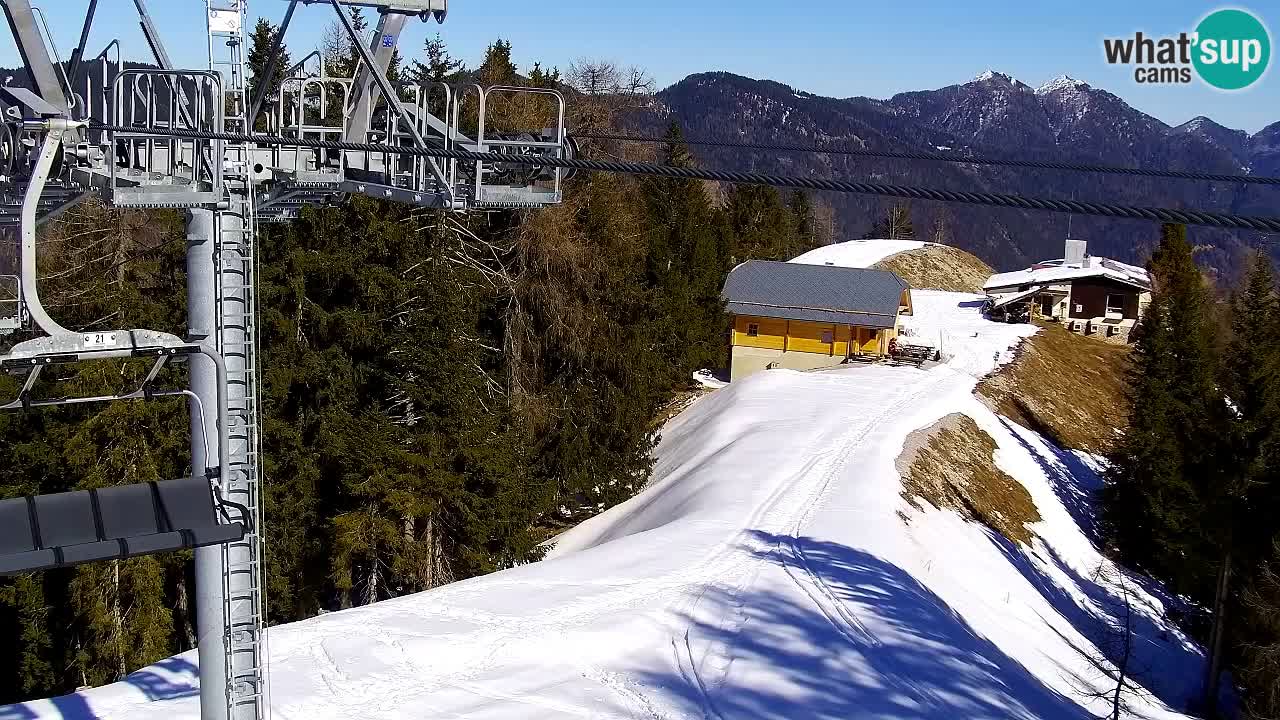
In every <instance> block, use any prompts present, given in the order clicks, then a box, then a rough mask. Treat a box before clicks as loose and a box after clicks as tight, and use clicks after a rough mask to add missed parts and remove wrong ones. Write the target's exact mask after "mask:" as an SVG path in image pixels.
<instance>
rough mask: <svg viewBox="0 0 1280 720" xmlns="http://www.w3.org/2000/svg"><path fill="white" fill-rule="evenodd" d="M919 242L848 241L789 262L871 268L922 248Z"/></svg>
mask: <svg viewBox="0 0 1280 720" xmlns="http://www.w3.org/2000/svg"><path fill="white" fill-rule="evenodd" d="M924 246H925V243H923V242H921V241H919V240H849V241H846V242H842V243H832V244H831V245H823V246H822V247H820V248H816V249H813V250H810V251H809V252H807V253H804V254H803V255H799V256H797V257H795V258H793V259H792V260H791V262H793V263H800V264H802V265H834V266H836V267H850V268H857V267H871V266H872V265H875V264H876V263H878V262H880V261H881V260H884V259H885V258H887V257H889V256H891V255H897V254H898V253H901V252H906V251H908V250H915V249H916V248H922V247H924Z"/></svg>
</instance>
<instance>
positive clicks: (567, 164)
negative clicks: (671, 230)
mask: <svg viewBox="0 0 1280 720" xmlns="http://www.w3.org/2000/svg"><path fill="white" fill-rule="evenodd" d="M101 129H103V130H106V131H108V132H121V131H129V130H130V128H125V127H119V126H102V127H101ZM154 133H155V134H156V135H160V136H174V137H185V138H201V139H217V140H226V141H236V142H247V143H255V144H258V145H262V146H294V147H309V148H315V149H327V150H351V151H362V152H373V153H386V154H401V155H420V156H427V157H435V158H445V159H451V160H463V161H475V162H481V163H507V164H512V165H527V166H531V167H551V168H561V169H568V170H588V171H600V172H614V173H624V174H632V175H648V176H655V177H668V178H682V179H692V180H715V181H720V182H728V183H740V184H747V185H771V186H774V187H786V188H797V189H805V190H824V191H831V192H844V193H855V194H864V195H880V196H887V197H900V198H908V199H914V200H937V201H941V202H955V203H966V204H973V205H988V206H995V207H1006V208H1015V209H1023V210H1042V211H1048V212H1060V213H1071V214H1077V215H1094V216H1099V217H1109V218H1117V219H1131V220H1147V221H1152V222H1170V223H1181V224H1185V225H1202V226H1207V227H1217V228H1227V229H1233V230H1253V231H1258V232H1267V233H1274V232H1280V217H1265V216H1262V217H1260V216H1249V215H1236V214H1231V213H1218V212H1209V211H1202V210H1185V209H1176V208H1161V207H1134V206H1127V205H1113V204H1108V203H1094V202H1085V201H1080V200H1052V199H1044V198H1033V197H1025V196H1022V195H1011V194H1002V193H980V192H961V191H955V190H935V189H930V188H921V187H915V186H909V185H886V184H880V183H863V182H851V181H844V180H825V179H821V178H805V177H793V176H785V175H769V174H762V173H748V172H730V171H722V170H705V169H702V168H686V167H673V166H670V165H656V164H652V163H633V162H615V161H604V160H585V159H581V158H552V157H536V156H524V155H506V154H503V153H475V152H470V151H467V150H456V149H455V150H450V149H443V148H410V147H401V146H391V145H381V144H377V143H347V142H342V141H330V140H311V139H296V138H284V137H279V136H273V135H262V134H250V135H236V134H231V133H197V132H188V131H182V130H161V129H157V130H155V131H154Z"/></svg>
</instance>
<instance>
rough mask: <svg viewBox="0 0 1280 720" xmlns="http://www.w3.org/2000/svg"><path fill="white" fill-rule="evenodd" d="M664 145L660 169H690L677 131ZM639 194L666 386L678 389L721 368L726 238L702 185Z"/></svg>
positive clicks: (670, 185) (675, 128) (650, 187)
mask: <svg viewBox="0 0 1280 720" xmlns="http://www.w3.org/2000/svg"><path fill="white" fill-rule="evenodd" d="M665 139H666V141H667V144H666V146H665V148H664V151H663V162H664V164H666V165H670V166H673V167H692V166H693V156H692V155H691V154H690V153H689V149H688V147H687V146H686V145H685V144H684V137H683V134H682V132H681V129H680V126H679V124H678V123H675V122H673V123H672V124H671V127H670V128H669V129H668V130H667V134H666V136H665ZM644 187H645V198H646V204H647V206H648V210H649V217H650V220H649V224H650V230H649V233H648V234H649V252H648V257H647V259H646V268H647V271H646V274H647V276H648V279H649V282H650V283H651V284H652V285H653V287H654V288H655V290H656V291H657V295H656V302H657V303H658V304H659V308H657V315H656V317H657V318H660V320H659V322H660V323H661V325H662V327H663V328H664V331H663V333H662V335H661V337H662V346H663V348H664V352H665V353H666V354H667V356H668V357H670V358H671V361H672V362H671V367H672V378H671V382H672V383H683V382H687V381H688V378H689V373H690V372H692V371H694V370H697V369H699V368H703V367H721V366H722V365H723V361H724V348H725V339H724V338H725V332H726V330H727V321H726V317H725V314H724V303H723V302H722V301H721V299H720V289H721V285H722V284H723V282H724V277H725V274H726V273H727V271H728V263H729V258H728V251H729V248H728V236H727V232H726V229H725V227H724V222H723V219H722V218H721V216H720V213H719V212H718V211H717V210H716V209H715V208H713V207H712V205H711V200H710V198H708V197H707V192H706V189H705V188H704V186H703V184H702V183H700V182H698V181H696V180H681V179H653V180H647V181H646V182H645V186H644Z"/></svg>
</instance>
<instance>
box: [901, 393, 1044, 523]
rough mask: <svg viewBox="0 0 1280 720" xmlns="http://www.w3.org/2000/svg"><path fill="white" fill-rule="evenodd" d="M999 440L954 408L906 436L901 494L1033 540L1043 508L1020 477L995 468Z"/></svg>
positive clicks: (918, 505)
mask: <svg viewBox="0 0 1280 720" xmlns="http://www.w3.org/2000/svg"><path fill="white" fill-rule="evenodd" d="M995 450H996V442H995V440H993V439H992V437H991V436H990V435H988V434H986V433H985V432H983V431H982V428H980V427H978V424H977V423H975V422H974V421H973V419H972V418H970V417H969V416H968V415H962V414H959V413H952V414H951V415H948V416H946V417H944V418H942V419H941V420H939V421H938V422H936V423H934V424H933V425H930V426H929V427H927V428H923V429H921V430H917V431H915V432H913V433H911V435H909V436H907V442H906V444H905V445H904V446H903V449H902V454H901V455H899V456H898V461H897V465H898V474H899V475H901V476H902V496H903V497H904V498H905V499H906V500H907V502H909V503H911V504H912V505H913V506H914V507H916V508H920V507H921V505H920V503H919V500H920V499H921V498H923V499H925V500H927V501H929V502H930V503H931V504H933V505H934V507H938V508H949V509H951V510H955V511H956V512H958V513H960V515H961V516H962V517H964V518H966V519H968V520H974V521H977V522H980V523H982V524H983V525H986V526H987V527H989V528H991V529H992V530H995V531H996V532H998V533H1000V534H1001V535H1003V536H1004V537H1006V538H1008V539H1009V540H1010V541H1012V542H1016V543H1022V544H1024V545H1029V544H1030V543H1031V531H1030V530H1029V529H1028V528H1027V526H1028V525H1030V524H1031V523H1034V522H1037V521H1039V520H1040V512H1039V511H1038V510H1036V504H1035V502H1034V501H1033V500H1032V499H1031V493H1029V492H1027V489H1026V488H1024V487H1023V486H1022V485H1021V484H1019V483H1018V481H1017V480H1014V479H1013V478H1012V477H1010V476H1009V475H1008V474H1007V473H1005V472H1004V471H1002V470H1000V469H999V468H997V467H996V463H995V456H994V454H995Z"/></svg>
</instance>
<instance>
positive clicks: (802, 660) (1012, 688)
mask: <svg viewBox="0 0 1280 720" xmlns="http://www.w3.org/2000/svg"><path fill="white" fill-rule="evenodd" d="M754 535H755V537H754V540H755V541H756V542H755V543H749V544H748V547H746V548H744V549H745V550H746V551H747V552H750V553H752V554H754V555H756V556H757V557H758V558H759V559H761V560H764V561H767V562H770V563H774V564H776V565H779V566H782V565H787V566H789V567H791V569H792V571H793V572H795V573H796V574H797V575H799V576H801V577H803V571H802V570H800V569H799V568H798V567H797V565H798V561H797V559H796V558H795V557H794V556H793V554H792V547H793V545H794V546H795V547H796V548H797V549H798V550H799V551H800V552H802V553H803V555H804V557H805V560H806V561H807V564H808V565H809V567H811V568H813V571H814V572H815V574H817V575H818V577H819V579H820V581H821V582H822V583H823V584H824V585H826V587H827V588H828V589H829V590H830V592H831V593H832V595H833V596H834V597H836V598H837V599H838V600H839V602H840V603H841V604H842V605H843V606H844V607H845V608H846V609H847V610H850V611H852V612H853V613H858V612H859V611H861V612H863V613H865V614H866V615H867V616H868V618H873V619H874V626H873V630H879V631H880V637H870V636H868V637H867V639H865V640H862V639H861V631H860V630H858V629H857V628H855V627H852V626H845V627H837V625H836V622H843V621H842V620H840V615H839V614H838V613H836V612H831V616H830V617H832V618H834V619H829V616H828V615H827V614H825V613H824V612H823V611H822V610H821V609H820V608H819V607H818V605H817V604H815V602H812V601H810V600H809V599H807V598H805V597H804V594H802V593H798V592H797V593H778V592H775V591H771V590H759V591H747V592H745V593H734V592H730V591H727V590H724V589H722V588H717V587H712V588H709V589H708V590H707V591H706V593H705V594H704V595H703V597H702V599H701V601H700V603H699V606H698V609H697V612H696V615H697V616H698V617H705V618H716V619H720V618H730V617H738V618H739V619H740V622H735V623H733V625H732V626H725V625H721V624H719V623H716V622H706V621H702V620H699V619H698V617H693V616H692V615H690V616H686V617H684V618H682V619H683V620H684V621H685V622H686V623H687V626H688V628H689V630H688V636H687V637H686V638H685V639H684V640H686V641H689V642H690V643H691V645H690V646H691V647H692V646H695V645H696V646H697V647H703V646H704V645H710V646H711V647H718V648H721V650H720V653H722V654H724V655H727V656H728V658H730V660H729V661H728V666H727V670H725V669H720V670H717V669H713V668H709V667H707V665H709V664H710V663H699V660H698V659H697V658H696V657H695V658H693V659H690V658H687V657H686V658H683V659H682V660H681V665H682V670H684V671H686V672H672V673H670V674H663V673H653V672H648V673H645V672H640V673H638V674H637V678H638V679H639V680H640V681H641V682H642V683H643V684H644V685H646V686H648V687H651V688H658V689H660V690H661V691H662V695H664V696H665V697H666V698H668V699H669V700H670V701H672V702H674V703H675V704H676V705H677V706H678V710H679V712H678V713H677V714H678V716H680V717H713V718H715V717H719V718H753V719H760V720H784V719H788V720H789V719H791V718H802V717H803V718H833V719H834V718H841V719H842V720H843V719H847V718H863V717H892V718H901V719H903V720H912V719H916V718H938V719H945V720H956V719H957V718H966V719H968V718H1026V719H1028V720H1030V719H1032V718H1035V719H1037V720H1040V719H1044V718H1066V719H1072V720H1074V719H1081V720H1082V719H1083V718H1087V717H1090V715H1089V714H1088V713H1086V712H1085V711H1084V709H1083V708H1081V707H1080V706H1079V705H1078V704H1076V703H1075V702H1073V701H1072V700H1071V699H1070V698H1068V697H1065V696H1063V695H1062V694H1060V693H1058V692H1057V691H1055V690H1053V689H1051V688H1049V687H1047V686H1046V685H1045V684H1044V683H1042V682H1041V681H1040V680H1039V679H1037V678H1036V677H1035V676H1033V675H1032V674H1031V673H1030V672H1028V671H1027V669H1026V668H1025V667H1023V666H1022V665H1021V664H1020V663H1018V662H1017V661H1015V660H1013V659H1012V658H1010V657H1009V656H1008V655H1006V654H1005V653H1004V652H1003V651H1001V650H1000V649H999V648H998V647H996V646H995V645H994V644H993V643H992V642H990V641H989V640H987V639H986V638H983V637H981V636H980V635H978V634H977V633H976V632H974V630H973V629H972V628H971V627H970V626H969V625H968V624H967V623H966V622H965V621H964V620H963V619H962V618H961V617H960V616H959V615H958V614H957V613H956V612H955V611H954V610H952V609H951V608H950V607H949V606H947V604H946V603H944V602H943V601H942V600H941V599H940V598H939V597H938V596H936V595H934V594H933V593H932V592H931V591H930V590H928V589H927V588H925V587H924V586H923V585H921V584H920V583H919V582H917V581H916V580H915V578H913V577H911V576H910V575H909V574H907V573H906V572H904V571H903V570H901V569H900V568H898V567H897V566H895V565H892V564H890V563H888V562H885V561H884V560H881V559H879V558H877V557H875V556H873V555H870V554H868V553H866V552H863V551H860V550H856V549H854V548H850V547H847V546H844V545H840V544H837V543H831V542H825V541H821V540H816V539H813V538H807V537H802V538H798V539H795V540H794V541H793V539H791V538H786V537H781V536H776V535H771V534H767V533H763V532H756V533H754ZM761 547H767V548H769V549H767V550H761V549H759V548H761ZM805 581H806V582H807V578H805ZM814 594H815V596H818V597H821V596H819V595H818V594H817V593H814ZM823 601H824V602H829V601H828V600H825V599H824V600H823ZM852 637H858V638H859V640H858V641H854V640H852V639H851V638H852ZM673 647H675V649H676V651H677V653H679V652H680V651H681V650H683V648H684V647H685V646H684V645H682V644H681V643H679V642H678V643H676V644H675V645H674V646H673ZM721 664H722V665H723V663H721ZM690 665H693V666H694V667H695V668H696V669H697V671H698V675H697V676H696V677H690V676H689V674H688V672H687V671H688V669H689V667H690ZM760 666H766V667H767V668H768V675H769V677H768V679H767V682H761V678H759V677H754V678H753V677H752V668H753V667H760ZM704 687H705V691H704V690H703V688H704Z"/></svg>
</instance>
